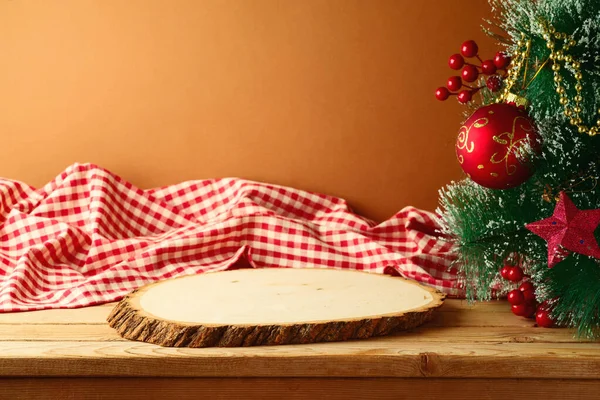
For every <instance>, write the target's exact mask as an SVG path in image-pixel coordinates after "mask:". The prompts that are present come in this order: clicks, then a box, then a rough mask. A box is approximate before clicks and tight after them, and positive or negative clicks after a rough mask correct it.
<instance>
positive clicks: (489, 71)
mask: <svg viewBox="0 0 600 400" xmlns="http://www.w3.org/2000/svg"><path fill="white" fill-rule="evenodd" d="M496 69H497V68H496V65H495V64H494V61H493V60H485V61H484V62H482V63H481V71H482V72H483V73H484V74H486V75H494V74H495V73H496Z"/></svg>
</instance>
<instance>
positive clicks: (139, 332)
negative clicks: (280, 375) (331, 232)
mask: <svg viewBox="0 0 600 400" xmlns="http://www.w3.org/2000/svg"><path fill="white" fill-rule="evenodd" d="M306 269H310V268H306ZM329 271H331V270H329ZM230 272H233V271H220V272H209V273H206V274H217V273H218V274H224V273H230ZM343 272H353V273H361V274H369V275H373V274H372V273H366V272H362V271H348V270H344V271H343ZM190 276H195V275H190ZM190 276H183V277H179V278H174V279H185V278H189V277H190ZM378 276H381V277H385V278H386V279H400V280H403V281H405V282H406V283H409V284H413V285H417V286H419V287H420V288H421V289H423V291H425V292H429V293H430V295H431V297H432V299H431V301H430V302H429V303H427V304H425V305H423V306H420V307H418V308H414V309H410V310H406V311H399V312H397V313H386V314H380V315H369V316H365V317H364V318H347V319H339V320H337V319H336V320H331V321H314V322H313V321H307V322H300V323H286V324H264V325H263V324H254V325H250V324H231V325H229V324H222V325H219V324H190V323H188V322H181V321H175V320H168V319H163V318H158V317H156V316H154V315H152V314H150V313H147V312H146V311H144V310H143V309H142V308H141V306H140V301H139V298H140V297H141V295H142V294H143V293H144V292H146V291H147V290H149V289H151V288H152V287H154V286H156V285H160V284H161V283H163V282H168V281H172V280H174V279H168V280H164V281H158V282H155V283H152V284H149V285H146V286H143V287H141V288H139V289H136V290H134V291H133V292H131V293H130V294H128V295H127V296H125V297H124V298H123V299H122V300H121V301H119V302H118V303H117V304H116V305H115V307H114V308H113V310H112V311H111V312H110V314H109V316H108V318H107V322H108V324H109V326H110V327H112V328H114V329H115V330H116V331H117V332H118V333H119V334H120V335H121V336H122V337H123V338H125V339H129V340H135V341H141V342H147V343H153V344H157V345H160V346H165V347H191V348H199V347H245V346H264V345H282V344H307V343H319V342H335V341H345V340H357V339H366V338H370V337H375V336H384V335H389V334H392V333H396V332H400V331H405V330H409V329H413V328H415V327H417V326H419V325H422V324H424V323H425V322H427V321H429V320H431V318H432V315H433V312H434V311H435V310H436V309H437V308H439V307H440V306H442V305H443V302H444V299H445V297H446V295H445V294H444V293H442V292H440V291H438V290H436V289H435V288H432V287H429V286H425V285H422V284H420V283H418V282H416V281H412V280H409V279H406V278H403V277H392V276H389V275H379V274H378Z"/></svg>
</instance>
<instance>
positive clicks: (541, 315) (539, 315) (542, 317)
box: [535, 306, 554, 328]
mask: <svg viewBox="0 0 600 400" xmlns="http://www.w3.org/2000/svg"><path fill="white" fill-rule="evenodd" d="M535 322H536V323H537V324H538V326H541V327H542V328H552V327H553V326H554V320H553V319H552V318H550V311H549V310H548V309H546V308H544V307H542V306H540V307H538V309H537V312H536V313H535Z"/></svg>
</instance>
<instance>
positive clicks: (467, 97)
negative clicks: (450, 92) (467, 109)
mask: <svg viewBox="0 0 600 400" xmlns="http://www.w3.org/2000/svg"><path fill="white" fill-rule="evenodd" d="M457 97H458V102H459V103H462V104H465V103H468V102H469V101H471V98H472V97H473V93H472V92H471V91H470V90H463V91H461V92H460V93H459V94H458V96H457Z"/></svg>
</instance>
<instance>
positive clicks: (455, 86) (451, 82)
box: [446, 76, 462, 92]
mask: <svg viewBox="0 0 600 400" xmlns="http://www.w3.org/2000/svg"><path fill="white" fill-rule="evenodd" d="M446 87H447V88H448V89H450V90H452V91H453V92H458V91H459V90H460V88H461V87H462V79H460V76H451V77H450V78H448V82H446Z"/></svg>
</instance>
